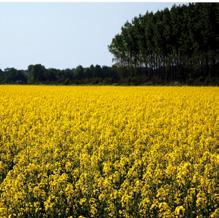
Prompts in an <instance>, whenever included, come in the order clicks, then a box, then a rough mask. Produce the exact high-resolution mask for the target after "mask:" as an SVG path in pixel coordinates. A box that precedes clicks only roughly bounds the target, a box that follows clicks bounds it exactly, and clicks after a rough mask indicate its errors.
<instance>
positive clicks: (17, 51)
mask: <svg viewBox="0 0 219 218" xmlns="http://www.w3.org/2000/svg"><path fill="white" fill-rule="evenodd" d="M172 5H173V3H0V69H4V68H6V67H15V68H17V69H26V68H27V66H28V65H30V64H38V63H40V64H43V65H44V66H46V67H55V68H60V69H64V68H73V67H76V66H77V65H82V66H84V67H87V66H90V65H91V64H94V65H96V64H99V65H107V66H110V65H111V64H112V55H111V54H110V53H109V51H108V48H107V45H109V44H110V42H111V40H112V38H113V37H114V36H115V34H117V33H119V32H120V29H121V26H122V25H123V24H124V23H125V22H126V21H127V20H128V21H131V20H132V18H133V17H134V16H138V15H139V14H145V12H146V11H147V10H148V11H154V12H155V11H157V10H161V9H164V8H166V7H169V8H170V7H171V6H172Z"/></svg>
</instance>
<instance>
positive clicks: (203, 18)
mask: <svg viewBox="0 0 219 218" xmlns="http://www.w3.org/2000/svg"><path fill="white" fill-rule="evenodd" d="M218 5H219V4H216V3H202V4H188V5H180V6H173V7H172V8H171V9H170V10H169V9H165V10H162V11H157V12H156V13H149V12H147V13H146V14H145V15H144V16H141V15H140V16H139V17H135V18H134V19H133V20H132V22H131V23H130V22H126V23H125V24H124V26H123V27H122V28H121V33H119V34H117V35H116V36H115V37H114V38H113V40H112V42H111V44H110V45H109V51H110V52H111V53H112V54H113V55H114V61H115V63H116V65H117V66H120V67H128V68H130V69H137V68H146V69H147V70H146V74H147V75H148V76H149V77H150V78H151V76H152V77H157V78H159V79H160V80H161V81H166V82H167V81H174V80H177V81H181V82H185V83H186V82H189V81H191V80H194V79H199V80H204V79H205V80H206V79H212V78H216V77H218V75H216V65H217V64H218V56H217V52H218V50H217V30H218V29H219V27H218V26H217V25H218V23H217V15H218Z"/></svg>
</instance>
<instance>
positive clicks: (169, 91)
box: [0, 86, 219, 218]
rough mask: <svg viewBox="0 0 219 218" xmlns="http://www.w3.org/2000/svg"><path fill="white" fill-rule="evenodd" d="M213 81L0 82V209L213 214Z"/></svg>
mask: <svg viewBox="0 0 219 218" xmlns="http://www.w3.org/2000/svg"><path fill="white" fill-rule="evenodd" d="M218 102H219V88H216V87H104V86H102V87H101V86H100V87H86V86H83V87H80V86H75V87H61V86H59V87H57V86H54V87H53V86H51V87H47V86H0V217H69V218H70V217H219V209H217V208H218V199H217V194H216V193H217V190H216V188H217V183H218V181H217V176H218V169H217V167H218V160H219V159H218V157H219V156H218V154H217V151H216V150H217V141H216V139H217V135H216V134H218V127H217V122H218V121H217V119H218V115H219V110H218V108H217V104H218Z"/></svg>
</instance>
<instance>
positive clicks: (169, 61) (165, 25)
mask: <svg viewBox="0 0 219 218" xmlns="http://www.w3.org/2000/svg"><path fill="white" fill-rule="evenodd" d="M218 5H219V4H217V3H192V4H186V5H179V6H176V5H174V6H173V7H172V8H171V9H170V10H169V9H168V8H166V9H164V10H162V11H157V12H156V13H153V12H146V14H145V15H143V16H142V15H139V16H138V17H134V18H133V20H132V21H131V22H128V21H127V22H126V23H125V24H124V25H123V26H122V28H121V32H120V33H119V34H117V35H116V36H115V37H114V38H113V39H112V42H111V44H110V45H109V46H108V48H109V51H110V52H111V53H112V54H113V56H114V58H113V61H114V62H115V63H114V65H113V66H111V67H108V66H100V65H96V66H94V65H91V66H90V67H87V68H84V67H83V66H81V65H79V66H78V67H76V68H73V69H64V70H60V69H55V68H48V69H47V68H46V67H45V66H43V65H41V64H35V65H30V66H28V69H26V70H17V69H15V68H6V69H5V70H1V69H0V83H22V84H113V83H118V84H197V85H205V84H213V85H218V84H219V74H218V73H217V72H219V68H218V67H219V58H218V51H219V50H218V47H217V44H218V40H219V36H218V29H219V28H218V16H217V15H218V14H219V10H218Z"/></svg>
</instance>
